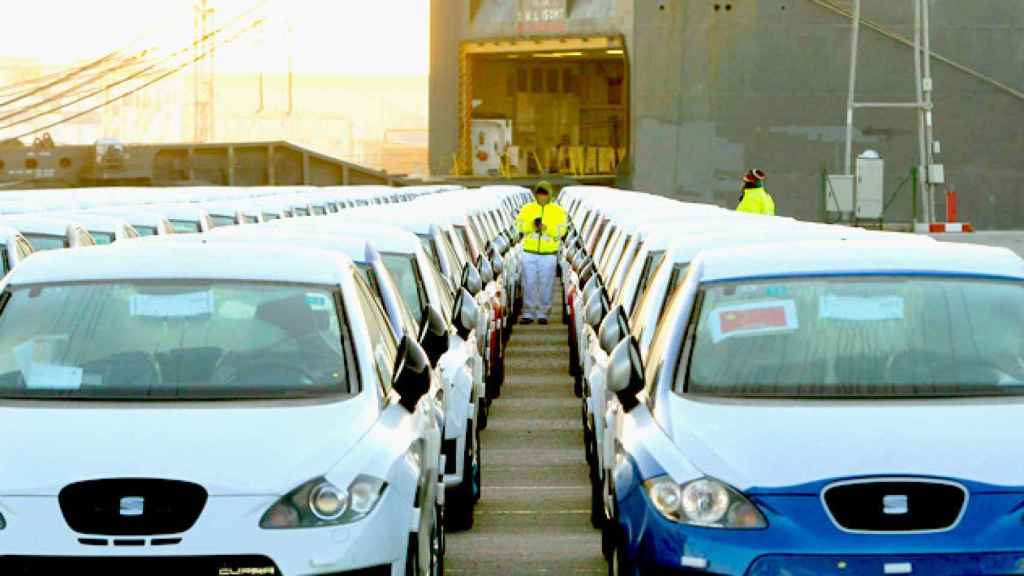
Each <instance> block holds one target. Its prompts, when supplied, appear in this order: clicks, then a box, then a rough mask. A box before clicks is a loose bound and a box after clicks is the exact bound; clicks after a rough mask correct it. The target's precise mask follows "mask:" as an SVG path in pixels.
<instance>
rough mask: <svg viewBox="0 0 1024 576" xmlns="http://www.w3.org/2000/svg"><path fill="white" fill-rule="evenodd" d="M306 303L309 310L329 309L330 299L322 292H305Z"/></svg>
mask: <svg viewBox="0 0 1024 576" xmlns="http://www.w3.org/2000/svg"><path fill="white" fill-rule="evenodd" d="M306 305H307V306H309V308H310V309H311V310H321V311H325V312H326V311H329V310H330V309H331V301H330V299H329V298H327V296H325V295H323V294H317V293H316V292H306Z"/></svg>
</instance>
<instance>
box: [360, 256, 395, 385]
mask: <svg viewBox="0 0 1024 576" xmlns="http://www.w3.org/2000/svg"><path fill="white" fill-rule="evenodd" d="M353 279H354V280H355V285H356V294H357V295H358V299H359V306H360V308H361V309H362V311H363V318H365V319H366V329H367V331H368V332H369V334H368V336H369V339H370V343H371V346H372V354H373V365H374V369H375V372H376V374H375V377H376V378H377V381H378V385H379V386H380V388H381V391H382V393H383V394H384V396H385V397H386V396H387V395H388V392H389V391H390V390H391V381H392V379H393V377H394V374H393V371H394V366H395V357H396V356H397V354H398V351H397V345H396V343H395V339H394V336H393V335H392V332H391V327H390V324H389V323H388V320H387V316H386V315H385V314H384V309H383V308H381V305H380V303H379V302H378V301H377V299H376V297H374V295H373V291H372V290H371V289H370V287H369V286H367V285H366V282H365V281H364V280H363V279H362V277H361V276H360V275H359V274H355V275H353Z"/></svg>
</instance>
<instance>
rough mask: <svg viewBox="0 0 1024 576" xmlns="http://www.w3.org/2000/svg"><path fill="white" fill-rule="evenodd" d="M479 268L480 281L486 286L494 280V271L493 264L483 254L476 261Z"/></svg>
mask: <svg viewBox="0 0 1024 576" xmlns="http://www.w3.org/2000/svg"><path fill="white" fill-rule="evenodd" d="M476 265H477V268H479V269H480V281H481V282H483V285H484V286H486V285H488V284H490V283H491V282H492V281H493V280H494V269H493V268H491V262H490V260H488V259H487V258H484V256H483V254H481V255H480V257H479V258H477V259H476Z"/></svg>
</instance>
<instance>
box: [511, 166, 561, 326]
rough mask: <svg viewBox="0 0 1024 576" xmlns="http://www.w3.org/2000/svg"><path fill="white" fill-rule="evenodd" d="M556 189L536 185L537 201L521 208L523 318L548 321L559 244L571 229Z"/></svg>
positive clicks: (519, 223) (546, 183) (517, 221)
mask: <svg viewBox="0 0 1024 576" xmlns="http://www.w3.org/2000/svg"><path fill="white" fill-rule="evenodd" d="M553 195H554V190H553V189H552V186H551V184H550V183H549V182H538V183H537V185H536V186H534V188H533V196H534V199H535V202H531V203H529V204H527V205H526V206H523V209H522V210H520V211H519V216H517V217H516V224H517V225H518V226H519V231H520V232H522V233H523V234H524V235H525V236H526V238H525V239H524V240H523V316H522V319H521V320H520V322H522V323H523V324H530V323H531V322H533V321H534V320H536V321H538V322H540V323H541V324H547V323H548V309H549V308H551V291H552V290H553V289H554V285H555V269H556V268H557V264H558V256H557V254H558V247H559V245H560V244H561V242H562V238H563V237H564V236H565V233H566V231H567V228H566V222H567V219H566V216H565V210H562V207H561V206H559V205H558V204H554V203H552V202H551V197H552V196H553Z"/></svg>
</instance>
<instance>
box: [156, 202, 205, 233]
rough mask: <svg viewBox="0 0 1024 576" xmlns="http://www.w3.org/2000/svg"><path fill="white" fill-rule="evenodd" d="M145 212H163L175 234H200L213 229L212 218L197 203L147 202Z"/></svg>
mask: <svg viewBox="0 0 1024 576" xmlns="http://www.w3.org/2000/svg"><path fill="white" fill-rule="evenodd" d="M145 208H146V211H147V212H157V213H159V214H163V215H164V216H165V217H166V218H167V220H168V221H170V223H171V226H174V231H175V233H177V234H201V233H203V232H209V231H210V230H213V228H214V224H213V220H211V219H210V214H209V213H208V212H207V211H206V209H205V208H203V207H201V206H199V205H198V204H148V205H146V206H145Z"/></svg>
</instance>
